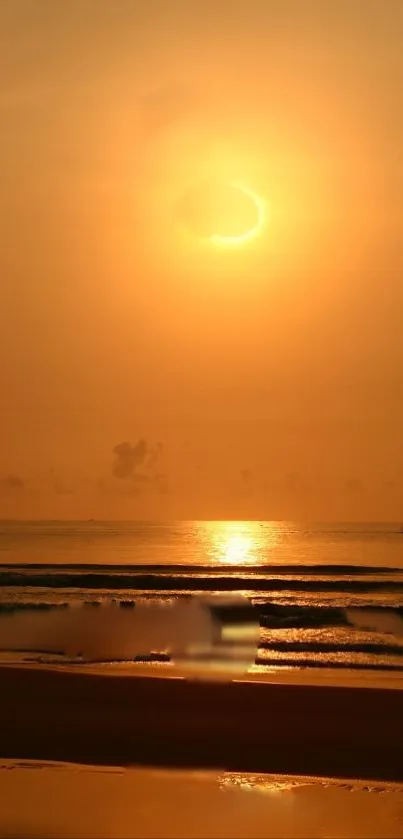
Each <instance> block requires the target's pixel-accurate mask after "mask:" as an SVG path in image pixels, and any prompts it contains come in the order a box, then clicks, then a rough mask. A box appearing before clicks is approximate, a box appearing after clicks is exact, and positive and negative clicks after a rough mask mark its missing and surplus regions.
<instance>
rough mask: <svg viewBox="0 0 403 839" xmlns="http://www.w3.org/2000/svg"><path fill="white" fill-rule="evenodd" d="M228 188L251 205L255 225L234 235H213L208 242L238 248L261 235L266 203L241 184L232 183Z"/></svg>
mask: <svg viewBox="0 0 403 839" xmlns="http://www.w3.org/2000/svg"><path fill="white" fill-rule="evenodd" d="M229 186H230V187H231V189H233V190H235V191H238V192H239V193H240V194H241V195H243V196H245V198H246V199H247V200H248V201H249V202H250V203H251V205H253V207H254V210H255V214H256V220H255V224H254V225H253V226H252V227H250V228H249V229H248V230H245V231H244V232H241V233H238V234H236V235H225V234H221V233H213V234H212V235H211V236H210V242H211V243H212V244H213V245H218V246H220V247H239V246H240V245H244V244H246V243H247V242H251V241H252V240H253V239H256V238H257V237H258V236H260V235H261V233H262V230H263V227H264V224H265V221H266V212H267V211H266V203H265V201H263V199H262V198H260V196H259V195H257V193H255V192H253V190H251V189H249V188H248V187H247V186H244V185H243V184H242V183H238V182H237V181H233V182H230V184H229Z"/></svg>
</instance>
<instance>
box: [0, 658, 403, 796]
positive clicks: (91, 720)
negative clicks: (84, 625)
mask: <svg viewBox="0 0 403 839" xmlns="http://www.w3.org/2000/svg"><path fill="white" fill-rule="evenodd" d="M401 708H402V692H401V690H399V689H398V688H397V687H393V686H392V687H386V686H368V685H366V686H365V687H357V686H354V685H350V686H338V685H337V684H330V683H329V684H322V685H320V684H315V685H310V684H307V683H305V684H304V683H303V682H302V683H301V682H300V683H298V682H296V681H295V678H294V680H290V681H289V682H288V683H287V682H286V681H283V683H278V682H276V680H275V678H273V679H272V680H271V681H269V680H264V681H262V680H257V679H255V680H251V681H233V682H226V681H211V680H210V681H201V680H197V681H195V680H191V679H186V678H183V677H176V678H169V677H168V678H167V677H166V676H162V677H161V676H159V675H153V676H145V675H143V676H138V675H127V674H126V673H120V672H119V671H118V670H117V671H115V672H109V673H108V672H107V671H99V672H97V671H96V670H95V671H92V672H91V671H87V672H86V670H85V667H84V668H83V669H82V670H80V669H79V668H75V669H74V668H72V667H71V668H68V667H67V668H64V667H59V668H52V667H43V668H41V667H38V666H26V667H20V666H14V667H6V666H3V667H1V668H0V752H1V754H0V757H3V758H13V759H15V758H19V759H35V760H50V761H68V762H74V763H81V764H99V765H115V766H128V765H133V764H137V765H144V766H147V765H152V766H161V767H172V768H183V767H187V768H193V769H198V768H209V769H211V768H215V769H218V770H222V771H237V772H254V773H256V772H260V773H262V772H264V773H267V772H270V773H273V772H274V773H282V774H303V775H322V776H327V777H344V778H352V777H353V778H362V779H373V780H383V781H385V780H389V781H400V780H402V781H403V764H402V760H401V754H402V750H403V726H402V717H401Z"/></svg>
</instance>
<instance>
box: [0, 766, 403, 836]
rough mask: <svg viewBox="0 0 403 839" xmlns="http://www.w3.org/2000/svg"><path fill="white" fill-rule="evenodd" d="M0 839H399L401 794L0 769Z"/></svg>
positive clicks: (177, 775)
mask: <svg viewBox="0 0 403 839" xmlns="http://www.w3.org/2000/svg"><path fill="white" fill-rule="evenodd" d="M0 799H1V807H0V836H1V837H3V839H7V837H8V839H27V837H32V839H33V837H35V839H38V838H40V839H48V837H49V839H53V837H55V836H58V837H66V838H67V837H70V838H72V837H74V839H77V837H83V839H84V837H88V839H90V838H91V839H101V837H105V839H106V837H108V839H112V837H113V839H118V837H119V839H120V837H122V839H123V837H126V839H145V837H149V839H209V837H211V839H229V837H233V839H235V837H236V839H268V838H269V837H273V839H290V837H293V839H308V838H309V839H323V837H329V839H334V837H339V839H342V837H346V839H392V837H393V839H398V837H399V839H401V836H402V835H403V785H401V784H400V785H399V784H371V785H368V784H364V783H360V782H357V781H354V782H340V781H334V780H331V781H329V780H328V781H324V780H323V779H320V778H298V777H295V776H288V777H287V778H285V777H283V776H273V775H253V776H251V775H247V774H245V773H243V774H242V775H236V774H234V773H218V772H215V771H204V772H201V771H198V772H192V771H183V770H169V771H167V770H156V769H144V768H141V769H140V768H136V769H118V768H115V769H113V768H111V767H93V766H77V765H75V764H68V765H67V764H54V763H53V764H49V763H30V762H25V763H21V762H19V761H4V760H3V761H2V760H0Z"/></svg>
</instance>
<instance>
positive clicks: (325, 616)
mask: <svg viewBox="0 0 403 839" xmlns="http://www.w3.org/2000/svg"><path fill="white" fill-rule="evenodd" d="M139 599H141V598H139ZM82 605H83V607H84V608H94V607H95V608H96V607H100V606H101V605H102V601H100V600H89V601H84V602H83V604H82ZM116 605H118V606H119V607H120V608H121V609H134V608H135V607H136V600H135V599H131V600H119V601H117V603H116ZM255 607H256V611H257V614H258V615H259V622H260V626H261V627H262V628H264V629H318V628H320V627H324V628H326V627H330V626H333V627H348V626H350V623H349V620H348V618H347V614H346V609H344V608H335V607H332V606H329V607H328V606H298V605H294V604H284V605H280V604H277V603H255ZM68 608H72V604H71V603H70V602H69V601H64V602H61V603H54V602H52V601H26V602H24V601H18V600H9V601H3V602H1V601H0V614H12V613H14V612H16V613H18V612H22V611H24V612H29V611H35V612H36V611H49V610H51V609H68ZM371 609H372V610H373V612H376V613H383V614H385V615H390V614H394V615H396V614H397V615H401V616H402V617H403V605H402V606H394V607H391V606H379V605H376V606H375V605H374V606H372V607H371V606H366V607H365V610H366V611H371Z"/></svg>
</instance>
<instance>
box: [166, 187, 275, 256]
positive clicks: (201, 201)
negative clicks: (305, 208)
mask: <svg viewBox="0 0 403 839" xmlns="http://www.w3.org/2000/svg"><path fill="white" fill-rule="evenodd" d="M176 210H177V214H178V219H179V221H180V223H181V225H182V226H183V227H185V228H186V229H187V231H188V233H189V234H190V235H191V236H192V237H193V238H195V239H196V240H199V241H200V242H204V243H206V244H208V245H212V246H214V247H216V248H237V247H240V246H243V245H246V244H248V243H250V242H252V241H253V240H254V239H256V238H257V237H258V236H260V235H261V234H262V232H263V229H264V227H265V224H266V222H267V204H266V202H265V201H264V200H263V199H262V198H261V197H260V195H258V193H257V192H254V191H253V190H252V189H251V188H250V187H249V186H247V185H246V184H244V183H242V182H240V181H232V180H228V181H225V180H217V179H214V180H212V179H208V180H206V181H202V182H201V183H198V184H196V185H194V186H192V187H191V188H190V189H187V190H186V192H185V193H184V194H183V195H182V197H181V199H180V201H179V202H178V204H177V208H176Z"/></svg>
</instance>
